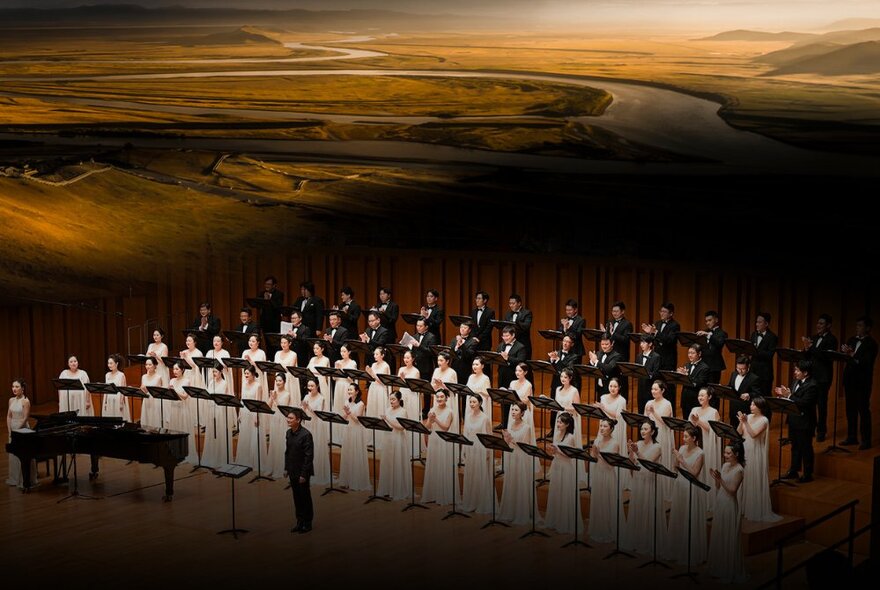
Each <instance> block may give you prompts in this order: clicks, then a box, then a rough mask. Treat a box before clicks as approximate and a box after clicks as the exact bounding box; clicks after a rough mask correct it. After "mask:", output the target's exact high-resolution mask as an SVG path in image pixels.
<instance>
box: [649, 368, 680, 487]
mask: <svg viewBox="0 0 880 590" xmlns="http://www.w3.org/2000/svg"><path fill="white" fill-rule="evenodd" d="M665 393H666V383H665V382H663V381H660V380H657V381H654V383H652V384H651V397H652V399H651V400H650V401H649V402H648V403H646V404H645V416H647V417H648V418H650V419H651V421H652V422H654V424H656V425H657V442H658V443H660V463H662V464H663V466H664V467H666V468H667V469H669V470H672V471H675V456H674V455H673V453H672V451H673V450H674V449H675V434H673V432H672V429H671V428H669V426H667V425H666V422H664V421H663V418H664V417H666V416H672V404H671V403H670V402H669V400H668V399H666V398H665V397H663V396H664V394H665ZM658 485H659V486H660V501H661V502H662V501H664V500H670V499H671V498H672V479H671V478H669V477H662V478H660V481H659V482H658Z"/></svg>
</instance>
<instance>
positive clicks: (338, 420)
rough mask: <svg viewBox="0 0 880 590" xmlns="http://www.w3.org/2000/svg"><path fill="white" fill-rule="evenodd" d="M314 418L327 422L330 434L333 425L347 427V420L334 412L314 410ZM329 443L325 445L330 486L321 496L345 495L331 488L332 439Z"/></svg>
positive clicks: (341, 491)
mask: <svg viewBox="0 0 880 590" xmlns="http://www.w3.org/2000/svg"><path fill="white" fill-rule="evenodd" d="M315 416H317V417H318V418H320V419H321V420H323V421H324V422H327V423H328V424H329V425H330V433H331V434H332V433H333V425H334V424H344V425H345V426H348V420H346V419H345V418H343V417H342V416H340V415H339V414H337V413H336V412H324V411H322V410H315ZM330 441H331V442H329V443H327V447H328V449H327V457H328V459H329V461H330V485H329V486H328V487H326V488H324V492H323V493H322V494H321V495H322V496H326V495H327V494H329V493H330V492H339V493H340V494H345V493H347V492H346V491H345V490H343V489H341V488H334V487H333V442H332V441H333V439H332V438H331V439H330Z"/></svg>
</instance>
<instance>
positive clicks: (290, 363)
mask: <svg viewBox="0 0 880 590" xmlns="http://www.w3.org/2000/svg"><path fill="white" fill-rule="evenodd" d="M295 341H296V339H295V338H294V337H293V336H288V335H287V334H284V335H283V336H281V350H279V351H278V352H276V353H275V362H276V363H278V364H279V365H281V366H282V367H284V368H285V369H286V368H287V367H298V366H299V358H298V357H297V356H296V351H295V350H293V349H292V348H291V347H292V346H293V343H294V342H295ZM285 382H286V385H285V387H284V389H285V390H286V391H287V393H288V395H289V396H290V399H289V400H288V403H286V404H282V405H286V406H294V407H299V406H300V404H301V403H302V393H301V392H300V390H299V379H296V378H294V377H292V376H289V374H288V377H287V379H285ZM284 424H285V430H284V432H285V435H284V438H285V440H286V438H287V434H286V432H287V426H286V425H287V418H285V419H284Z"/></svg>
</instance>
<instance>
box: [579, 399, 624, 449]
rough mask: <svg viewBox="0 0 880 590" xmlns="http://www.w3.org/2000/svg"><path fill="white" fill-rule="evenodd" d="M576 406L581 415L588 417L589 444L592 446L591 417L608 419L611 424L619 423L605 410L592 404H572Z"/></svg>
mask: <svg viewBox="0 0 880 590" xmlns="http://www.w3.org/2000/svg"><path fill="white" fill-rule="evenodd" d="M571 406H572V407H573V408H574V411H575V412H577V413H578V414H579V415H581V416H584V417H586V418H587V446H588V447H590V446H592V445H593V443H592V442H591V441H590V418H593V419H595V420H606V421H608V422H610V423H611V424H617V420H615V419H614V418H612V417H611V416H609V415H608V414H606V413H605V411H604V410H603V409H602V408H600V407H598V406H593V405H590V404H571Z"/></svg>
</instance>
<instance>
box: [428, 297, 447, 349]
mask: <svg viewBox="0 0 880 590" xmlns="http://www.w3.org/2000/svg"><path fill="white" fill-rule="evenodd" d="M445 318H446V314H444V313H443V309H442V308H441V307H440V306H439V305H435V306H434V307H429V308H428V317H426V318H425V324H427V326H428V332H430V333H432V334H433V335H434V336H436V337H437V342H440V327H441V326H442V325H443V320H444V319H445Z"/></svg>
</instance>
